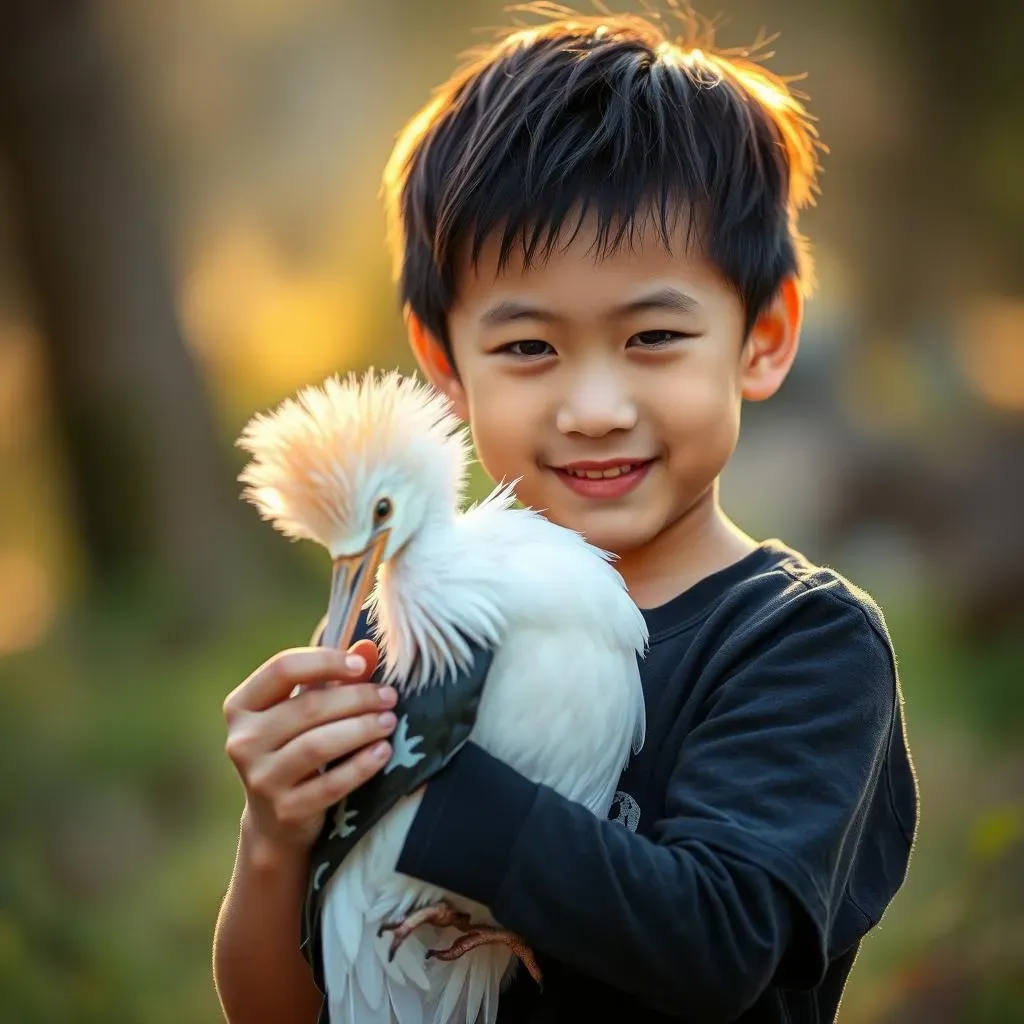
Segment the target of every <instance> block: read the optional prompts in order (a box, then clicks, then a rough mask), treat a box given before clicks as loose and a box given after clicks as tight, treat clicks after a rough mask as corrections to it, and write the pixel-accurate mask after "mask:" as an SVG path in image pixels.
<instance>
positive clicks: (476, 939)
mask: <svg viewBox="0 0 1024 1024" xmlns="http://www.w3.org/2000/svg"><path fill="white" fill-rule="evenodd" d="M491 943H499V944H500V945H502V946H508V948H509V949H510V950H511V951H512V952H513V953H514V954H515V955H516V956H517V957H518V958H519V960H520V962H521V963H522V965H523V966H524V967H525V968H526V969H527V971H528V972H529V974H530V977H531V978H533V980H534V981H535V982H536V983H537V986H538V987H539V988H543V987H544V986H543V981H542V976H541V971H540V967H539V965H538V964H537V957H536V956H535V955H534V952H533V950H532V949H530V947H529V946H528V945H527V944H526V943H525V942H524V941H523V939H522V938H521V936H519V935H516V934H515V932H510V931H506V930H505V929H504V928H495V927H493V926H492V925H485V924H481V925H474V926H473V927H472V929H471V930H467V931H466V934H465V935H463V936H462V938H460V939H456V940H455V941H454V942H453V943H452V944H451V945H450V946H449V947H448V948H447V949H428V950H427V958H428V959H433V960H444V961H450V960H458V959H459V957H461V956H465V954H466V953H468V952H469V951H470V950H471V949H476V948H477V947H478V946H486V945H490V944H491Z"/></svg>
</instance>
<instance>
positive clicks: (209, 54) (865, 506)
mask: <svg viewBox="0 0 1024 1024" xmlns="http://www.w3.org/2000/svg"><path fill="white" fill-rule="evenodd" d="M720 6H721V7H722V8H724V15H725V16H724V17H723V18H722V20H721V23H720V27H719V42H720V44H721V45H723V46H726V47H731V46H740V45H744V44H747V43H750V42H751V41H753V39H754V37H755V35H756V34H757V32H758V30H759V29H760V28H762V27H765V28H767V29H768V30H769V31H770V32H774V31H779V32H780V33H781V35H780V38H779V39H778V40H776V42H775V43H774V44H773V47H772V49H774V50H775V51H776V57H775V58H774V59H772V60H771V61H769V66H770V67H771V68H772V69H773V70H775V71H777V72H779V73H782V74H794V73H799V72H807V73H808V77H807V79H806V80H805V81H804V82H802V83H800V87H801V88H804V89H806V90H807V91H808V92H809V93H810V94H811V96H812V105H811V109H812V111H813V112H814V113H815V114H816V115H817V116H818V118H819V127H820V130H821V134H822V137H823V140H824V141H825V142H826V143H827V144H828V146H829V147H830V148H831V154H830V155H829V156H827V157H826V158H825V173H824V177H823V180H822V185H823V197H822V199H821V200H820V202H819V204H818V206H817V207H816V208H815V209H813V210H812V211H810V213H809V214H808V215H807V216H806V217H805V218H804V220H803V224H802V226H803V229H804V231H805V232H806V233H807V234H809V236H810V238H811V240H812V242H813V244H814V246H815V248H816V253H817V263H818V276H819V287H818V291H817V295H816V297H815V298H814V300H813V302H812V303H811V305H810V307H809V310H808V319H807V327H806V332H805V336H804V343H803V349H802V353H801V358H800V361H799V364H798V368H797V369H796V370H795V372H794V373H793V376H792V378H791V379H790V381H789V382H788V383H787V384H786V386H785V388H784V389H783V392H782V393H781V395H780V396H779V397H778V398H777V399H776V400H774V401H772V402H770V403H768V404H766V405H764V406H763V407H762V406H758V407H753V408H750V409H749V410H748V413H747V419H746V424H745V435H744V438H743V441H742V443H741V447H740V450H739V452H738V454H737V457H736V460H735V464H734V465H733V466H731V467H730V470H729V472H728V475H727V478H726V480H725V482H724V488H723V489H724V495H725V499H726V503H727V506H728V507H729V508H730V509H731V511H732V513H733V514H734V516H735V517H736V518H737V520H738V521H739V523H740V524H741V525H742V526H743V527H745V528H746V529H747V530H749V531H752V532H754V533H756V534H760V535H766V536H782V537H783V538H785V539H786V540H787V541H789V542H790V543H791V544H793V545H794V546H796V547H798V548H801V549H802V550H803V551H804V552H805V553H806V554H807V555H808V556H810V557H811V558H813V559H816V560H819V561H822V562H826V563H828V564H831V565H833V566H836V567H837V568H839V569H840V570H841V571H843V572H844V573H846V574H847V575H849V576H850V577H852V578H853V579H854V580H855V581H856V582H857V583H859V584H860V585H861V586H863V587H865V588H866V589H868V590H870V591H871V592H872V593H874V594H875V596H876V597H877V598H878V599H879V600H880V602H881V603H882V605H883V607H884V609H885V612H886V615H887V617H888V621H889V624H890V628H891V630H892V633H893V637H894V640H895V644H896V647H897V650H898V653H899V655H900V669H901V674H902V681H903V686H904V691H905V696H906V705H907V718H908V723H909V724H908V729H909V736H910V741H911V745H912V749H913V753H914V756H915V760H916V765H917V769H918V774H919V778H920V788H921V796H922V803H923V810H922V818H921V825H920V830H919V835H918V844H917V850H916V854H915V857H914V860H913V862H912V867H911V873H910V879H909V882H908V884H907V885H906V887H905V889H904V890H903V891H902V892H901V894H900V895H899V897H898V898H897V900H896V902H895V903H894V905H893V906H892V908H891V910H890V912H889V913H888V915H887V916H886V918H885V920H884V922H883V925H882V926H881V928H879V929H878V930H877V931H876V932H875V933H874V934H873V935H872V936H871V937H870V939H869V940H868V941H867V942H866V944H865V947H864V949H863V952H862V954H861V956H860V959H859V961H858V964H857V966H856V967H855V969H854V974H853V977H852V981H851V983H850V986H849V989H848V993H847V996H846V998H845V1001H844V1005H843V1009H842V1013H841V1015H840V1019H841V1021H843V1024H869V1022H870V1024H875V1022H890V1021H891V1022H940V1024H941V1022H979V1024H982V1022H984V1024H1010V1022H1015V1021H1024V743H1022V740H1024V658H1022V653H1024V639H1022V636H1024V630H1022V629H1021V625H1022V620H1024V529H1022V524H1024V458H1022V449H1021V446H1020V445H1019V441H1020V440H1021V434H1022V425H1024V423H1022V412H1024V350H1022V338H1024V113H1022V112H1024V76H1022V75H1021V73H1020V58H1019V52H1018V51H1019V40H1020V39H1021V38H1022V36H1024V5H1022V4H1020V3H1019V2H1018V0H1004V2H999V0H979V2H976V3H973V4H971V5H969V8H968V9H965V8H964V7H963V5H961V4H954V3H953V2H952V0H830V2H829V3H827V4H824V3H820V2H811V0H757V2H754V0H729V2H728V3H727V4H726V3H721V4H720ZM612 7H613V9H614V10H621V9H623V5H621V4H613V5H612ZM718 10H719V7H714V8H705V9H704V10H703V13H705V14H708V15H715V14H717V13H718ZM507 20H508V17H507V15H506V14H505V13H504V12H503V10H502V5H501V4H499V3H496V2H490V0H433V2H431V3H424V2H422V0H386V2H372V3H371V2H369V0H258V2H257V0H173V2H167V3H162V4H147V3H140V2H138V0H95V2H89V0H62V2H57V0H6V2H5V3H4V4H3V5H2V6H0V1019H2V1020H3V1021H5V1022H6V1021H10V1022H12V1024H14V1022H18V1024H35V1022H39V1024H43V1022H45V1024H49V1022H55V1021H75V1022H81V1024H89V1022H97V1024H98V1022H101V1021H102V1022H103V1024H121V1022H125V1024H129V1022H131V1024H163V1022H172V1021H173V1022H180V1021H190V1022H196V1024H201V1022H213V1021H215V1020H217V1019H219V1014H218V1007H217V1002H216V998H215V995H214V992H213V988H212V983H211V980H210V979H211V971H210V943H211V934H212V929H213V924H214V921H215V918H216V915H217V911H218V907H219V902H220V899H221V896H222V894H223V891H224V888H225V885H226V883H227V880H228V876H229V873H230V870H231V866H232V861H233V856H234V849H235V842H236V836H237V821H238V814H239V811H240V808H241V798H242V793H241V788H240V786H239V784H238V783H237V781H236V779H235V777H234V775H233V772H232V770H231V767H230V765H229V763H228V761H227V759H226V758H225V757H224V754H223V738H224V726H223V721H222V717H221V710H220V709H221V702H222V700H223V698H224V696H225V695H226V694H227V692H228V691H229V690H231V689H232V688H233V687H234V686H235V685H237V684H238V683H239V682H240V681H241V680H242V679H243V678H244V676H245V675H247V674H248V673H249V672H250V671H251V670H252V669H253V668H255V667H256V666H257V665H258V664H259V663H260V662H261V661H263V660H264V659H265V658H266V657H268V656H269V655H271V654H272V653H273V652H274V651H276V650H278V649H280V648H281V647H284V646H292V645H295V644H303V643H305V642H307V640H308V637H309V634H310V632H311V630H312V629H313V627H314V625H315V623H316V621H317V620H318V618H319V616H320V613H321V611H322V609H323V608H324V606H325V604H326V598H327V582H328V575H327V573H328V566H327V565H326V563H325V560H324V559H323V558H322V557H321V553H320V552H319V550H318V549H314V548H313V546H312V545H296V546H292V545H289V544H287V543H285V541H284V540H283V539H281V538H280V537H278V536H277V535H276V534H275V533H274V532H273V531H272V530H271V529H270V528H269V527H267V526H265V525H263V524H261V523H259V522H258V520H257V517H256V515H255V513H254V512H253V511H252V509H250V508H249V507H248V506H246V505H243V504H242V502H240V501H239V500H238V492H239V485H238V484H237V483H236V479H235V478H236V476H237V473H238V472H239V470H240V468H241V465H242V458H241V453H240V452H239V451H237V450H236V449H234V448H233V444H232V442H233V440H234V438H235V437H236V436H237V434H238V432H239V430H240V428H241V426H242V425H243V423H244V422H245V420H246V419H247V418H248V417H249V416H250V415H251V414H252V413H253V412H254V411H256V410H258V409H262V408H265V407H267V406H269V405H270V404H272V403H275V402H276V401H278V400H279V399H281V398H282V397H284V396H285V395H287V394H289V393H291V392H292V391H293V390H294V389H296V388H297V387H298V386H300V385H303V384H306V383H311V382H316V381H318V380H319V379H321V378H322V377H323V376H325V375H327V374H328V373H331V372H334V371H336V370H348V369H361V368H364V367H366V366H368V365H369V364H371V363H372V364H375V365H377V366H379V367H385V368H387V367H392V366H398V367H402V368H404V369H411V367H412V364H411V362H410V358H409V356H408V353H407V351H406V348H405V344H404V340H403V335H402V329H401V319H400V316H399V312H398V309H397V307H396V303H395V300H394V297H393V290H392V284H391V280H390V268H389V261H388V256H387V252H386V249H385V240H384V219H383V212H382V208H381V204H380V202H379V198H378V190H379V181H380V175H381V171H382V169H383V166H384V162H385V160H386V157H387V154H388V151H389V147H390V145H391V142H392V139H393V137H394V135H395V133H396V132H397V131H398V130H399V128H400V127H401V125H402V124H403V123H404V121H405V120H406V119H407V118H408V117H410V116H411V115H412V114H413V113H414V112H415V110H416V109H417V108H418V106H419V105H420V104H421V103H422V102H423V101H424V100H425V98H426V96H427V94H428V91H429V90H430V89H431V88H432V87H433V86H435V85H436V84H438V83H439V82H440V81H441V80H442V79H443V78H444V77H445V76H446V75H447V74H448V73H449V71H450V70H451V69H452V68H453V66H454V63H455V59H456V56H457V55H458V54H459V53H460V52H461V51H463V50H465V49H466V48H467V47H469V46H472V45H475V44H476V43H479V42H482V41H483V38H484V37H482V36H481V35H480V34H479V33H478V32H477V31H475V29H476V28H479V27H480V26H484V27H487V26H496V25H501V24H504V23H506V22H507ZM486 486H487V484H486V481H484V479H483V478H482V477H481V476H479V475H478V476H477V477H476V478H475V480H474V491H475V493H476V494H477V495H479V494H482V493H483V492H484V489H485V488H486Z"/></svg>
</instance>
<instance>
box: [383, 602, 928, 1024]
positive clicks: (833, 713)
mask: <svg viewBox="0 0 1024 1024" xmlns="http://www.w3.org/2000/svg"><path fill="white" fill-rule="evenodd" d="M730 644H731V653H730V655H729V658H728V660H729V668H728V670H727V671H725V672H723V673H722V675H721V679H720V682H718V683H717V685H715V686H714V687H712V688H711V689H709V690H708V694H707V696H706V698H705V700H704V703H703V707H702V714H701V716H700V718H699V720H698V721H697V723H696V724H695V726H694V727H693V728H692V729H691V730H690V731H689V732H688V734H687V735H686V738H685V740H684V741H683V743H682V746H681V749H679V751H678V754H677V756H676V759H675V767H674V770H673V771H672V773H671V779H670V784H669V790H668V793H667V797H666V802H665V814H664V817H663V818H662V819H661V820H660V821H658V822H657V823H656V824H655V825H654V827H653V833H652V835H651V837H646V836H640V835H635V834H633V833H631V832H629V831H627V830H626V829H624V828H623V827H622V826H621V825H620V824H618V823H615V822H610V821H604V820H599V819H597V818H596V817H594V816H593V815H591V814H589V813H588V812H587V811H586V810H585V809H584V808H582V807H580V806H578V805H576V804H574V803H572V802H571V801H569V800H567V799H565V798H563V797H561V796H560V795H559V794H557V793H556V792H555V791H554V790H553V789H551V788H548V787H547V786H544V785H538V784H535V783H533V782H531V781H529V780H528V779H526V778H524V777H523V776H521V775H520V774H518V773H517V772H516V771H514V770H513V769H512V768H510V767H509V766H508V765H506V764H504V763H502V762H500V761H498V760H496V759H495V758H493V757H491V756H490V755H489V754H487V753H486V752H485V751H484V750H482V749H480V748H479V747H477V746H473V745H469V746H467V748H465V749H464V750H463V751H462V753H461V754H460V755H459V756H458V757H457V758H455V760H454V761H453V763H452V764H451V765H450V766H449V768H448V769H447V770H446V771H445V772H443V773H442V774H441V775H440V776H439V777H438V778H437V779H435V780H434V781H432V782H431V783H430V785H429V786H428V787H427V790H426V793H425V796H424V800H423V803H422V805H421V807H420V809H419V811H418V813H417V816H416V819H415V820H414V823H413V826H412V828H411V830H410V834H409V836H408V838H407V841H406V844H405V847H404V849H403V852H402V855H401V857H400V859H399V862H398V870H399V871H402V872H404V873H406V874H409V875H412V876H414V877H417V878H420V879H422V880H424V881H427V882H429V883H432V884H435V885H438V886H441V887H443V888H446V889H449V890H451V891H454V892H458V893H460V894H462V895H464V896H467V897H469V898H471V899H474V900H477V901H479V902H481V903H483V904H485V905H486V906H488V907H490V908H491V910H492V912H493V913H494V915H495V917H496V918H497V919H498V920H499V921H501V922H502V924H503V925H504V926H505V927H507V928H510V929H511V930H513V931H515V932H517V933H518V934H520V935H522V936H523V938H524V939H525V940H526V942H527V943H528V944H530V945H531V946H533V947H535V948H537V949H539V950H543V951H544V952H546V953H548V954H550V955H552V956H554V957H556V958H557V959H559V960H562V961H564V962H565V963H568V964H570V965H572V966H574V967H576V968H577V969H579V970H582V971H584V972H586V973H588V974H590V975H591V976H593V977H599V978H601V979H603V980H605V981H607V982H608V983H610V984H612V985H614V986H615V987H617V988H620V989H622V990H623V991H626V992H630V993H632V994H634V995H635V996H636V997H638V998H640V999H641V1000H643V1001H644V1002H646V1003H647V1004H648V1005H651V1006H653V1007H655V1008H657V1009H659V1010H661V1011H663V1012H666V1013H672V1014H677V1015H680V1016H684V1017H686V1018H687V1019H696V1020H700V1021H702V1022H705V1024H712V1022H716V1021H722V1022H724V1021H730V1020H733V1019H735V1018H736V1017H737V1016H739V1015H740V1014H741V1013H742V1012H743V1011H744V1010H745V1009H747V1008H748V1007H749V1006H750V1005H752V1004H753V1003H754V1002H755V1001H756V1000H757V998H758V997H759V996H760V995H761V994H762V993H763V991H764V990H765V989H766V988H767V987H768V986H769V985H770V984H772V983H773V982H774V983H780V984H781V983H784V984H786V985H787V986H788V987H800V986H805V985H806V986H811V985H814V984H816V983H817V981H819V980H820V978H821V977H822V976H823V974H824V971H825V968H826V966H827V961H828V936H829V932H830V928H831V923H832V920H833V916H834V914H835V913H836V910H837V907H838V905H839V903H840V901H841V899H842V896H843V893H844V891H845V888H846V883H847V880H848V877H849V875H850V872H851V866H852V863H853V860H854V858H855V854H856V850H857V847H858V844H859V841H860V838H861V836H862V834H863V832H864V822H865V819H866V817H867V813H868V808H869V807H870V805H871V804H872V803H873V801H874V800H875V798H876V796H878V797H879V798H882V799H884V798H885V797H884V793H885V788H884V787H880V786H879V779H880V777H881V775H882V774H883V771H884V766H885V764H886V751H887V749H888V746H889V744H890V742H891V737H892V734H893V730H894V726H895V725H896V723H897V720H898V706H899V705H898V691H897V687H896V676H895V667H894V664H893V660H892V656H891V649H890V647H889V645H888V643H887V642H886V640H885V639H884V637H883V636H882V635H881V634H880V633H879V631H878V629H877V628H876V627H875V626H874V625H873V624H872V623H871V621H870V620H869V619H868V617H867V616H866V614H865V612H864V611H863V610H862V608H860V607H859V606H858V605H857V604H855V603H852V602H849V601H847V600H845V599H842V598H839V597H836V596H832V595H830V594H828V593H824V594H823V593H821V592H820V591H814V590H804V589H802V588H800V587H799V586H797V587H796V589H795V591H794V592H792V593H790V594H789V595H787V596H786V597H785V599H784V600H780V602H779V606H778V607H777V608H775V609H774V610H773V612H772V613H771V614H769V615H767V616H766V617H765V619H764V622H763V628H762V629H760V630H758V631H756V632H754V633H753V634H752V635H747V636H744V637H742V638H732V639H731V640H730ZM908 853H909V851H908ZM896 860H899V858H896ZM903 865H904V866H905V859H904V860H903ZM896 873H898V874H900V877H899V879H898V881H897V880H894V881H893V890H892V891H893V892H894V891H895V887H897V886H898V884H899V882H900V881H902V874H901V873H900V872H896ZM865 930H866V929H865Z"/></svg>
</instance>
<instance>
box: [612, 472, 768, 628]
mask: <svg viewBox="0 0 1024 1024" xmlns="http://www.w3.org/2000/svg"><path fill="white" fill-rule="evenodd" d="M756 547H757V541H755V540H754V539H753V538H752V537H750V536H748V535H747V534H745V533H744V532H743V531H742V530H741V529H740V528H739V527H738V526H736V525H735V524H734V523H733V522H732V521H731V520H730V519H729V518H728V516H726V514H725V513H724V512H723V511H722V508H721V506H720V505H719V503H718V483H717V481H716V482H715V484H714V486H712V487H711V488H709V489H708V491H707V492H706V493H705V494H704V495H703V496H702V497H701V498H700V499H699V500H698V501H697V502H696V504H694V505H693V506H692V507H691V508H690V509H689V510H688V511H687V512H686V513H684V514H683V515H682V516H681V517H680V518H679V519H677V520H676V521H675V522H674V523H671V524H670V525H669V526H667V527H666V528H665V529H664V530H662V532H661V533H659V534H658V535H657V536H656V537H654V538H653V539H652V540H651V541H650V542H649V543H647V544H645V545H644V546H643V547H641V548H636V549H635V550H633V551H627V552H624V553H623V554H621V555H620V556H619V558H618V560H617V561H616V562H615V568H616V569H618V571H619V572H620V573H621V574H622V577H623V579H624V580H625V581H626V586H627V587H628V588H629V593H630V596H631V597H632V598H633V600H634V601H635V602H636V603H637V605H639V606H640V607H641V608H657V607H658V606H659V605H663V604H665V603H666V602H667V601H670V600H672V598H673V597H676V596H678V595H679V594H681V593H683V591H685V590H689V589H690V587H692V586H694V584H696V583H699V582H700V581H701V580H702V579H704V578H705V577H707V576H710V575H711V574H712V573H716V572H719V571H720V570H722V569H726V568H728V567H729V566H730V565H733V564H735V563H736V562H738V561H739V560H740V559H741V558H744V557H745V556H746V555H748V554H750V552H751V551H753V550H754V549H755V548H756Z"/></svg>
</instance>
